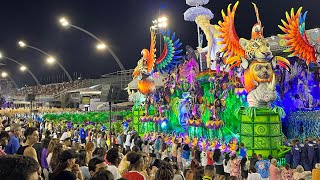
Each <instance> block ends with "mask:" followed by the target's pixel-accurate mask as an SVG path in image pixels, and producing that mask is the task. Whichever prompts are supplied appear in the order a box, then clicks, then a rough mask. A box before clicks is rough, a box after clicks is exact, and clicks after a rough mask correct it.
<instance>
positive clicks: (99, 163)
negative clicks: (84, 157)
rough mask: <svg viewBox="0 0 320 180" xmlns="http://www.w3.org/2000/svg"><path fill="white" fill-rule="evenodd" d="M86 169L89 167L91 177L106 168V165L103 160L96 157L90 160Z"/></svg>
mask: <svg viewBox="0 0 320 180" xmlns="http://www.w3.org/2000/svg"><path fill="white" fill-rule="evenodd" d="M88 167H89V172H90V175H91V176H93V175H94V174H95V173H97V172H98V171H99V170H100V169H105V168H106V167H107V164H106V163H105V161H104V160H103V159H101V158H98V157H96V158H93V159H90V161H89V163H88Z"/></svg>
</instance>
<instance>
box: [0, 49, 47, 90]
mask: <svg viewBox="0 0 320 180" xmlns="http://www.w3.org/2000/svg"><path fill="white" fill-rule="evenodd" d="M0 59H6V60H9V61H12V62H14V63H16V64H18V65H19V66H20V70H21V71H28V73H29V74H30V75H31V76H32V78H33V79H34V81H35V82H36V83H37V85H38V86H39V85H41V84H40V82H39V80H38V79H37V78H36V76H35V75H34V74H33V73H32V72H31V71H30V69H29V68H27V67H26V66H25V65H23V64H21V63H20V62H19V61H17V60H15V59H12V58H9V57H6V56H4V55H3V54H2V53H1V52H0Z"/></svg>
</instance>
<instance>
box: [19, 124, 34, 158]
mask: <svg viewBox="0 0 320 180" xmlns="http://www.w3.org/2000/svg"><path fill="white" fill-rule="evenodd" d="M24 137H25V138H26V139H25V143H24V146H20V147H19V149H18V151H17V154H18V155H23V156H30V157H32V158H34V159H35V160H36V161H38V162H39V160H38V157H37V152H36V150H35V149H34V148H33V147H32V146H33V145H34V144H35V143H37V142H38V140H39V132H38V129H37V128H36V127H30V128H27V129H26V130H25V132H24Z"/></svg>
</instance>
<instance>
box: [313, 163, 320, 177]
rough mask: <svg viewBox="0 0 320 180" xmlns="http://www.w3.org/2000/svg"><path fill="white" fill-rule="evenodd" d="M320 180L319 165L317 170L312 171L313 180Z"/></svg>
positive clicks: (319, 164) (318, 164) (316, 167)
mask: <svg viewBox="0 0 320 180" xmlns="http://www.w3.org/2000/svg"><path fill="white" fill-rule="evenodd" d="M317 179H320V163H317V164H316V166H315V169H313V170H312V180H317Z"/></svg>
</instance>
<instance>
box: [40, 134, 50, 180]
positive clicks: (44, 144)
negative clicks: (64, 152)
mask: <svg viewBox="0 0 320 180" xmlns="http://www.w3.org/2000/svg"><path fill="white" fill-rule="evenodd" d="M49 143H50V139H47V138H45V139H43V140H42V144H41V146H42V147H43V149H42V152H41V158H40V159H41V168H42V172H43V174H44V177H45V179H49V170H48V169H49V165H48V162H47V150H48V146H49Z"/></svg>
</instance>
